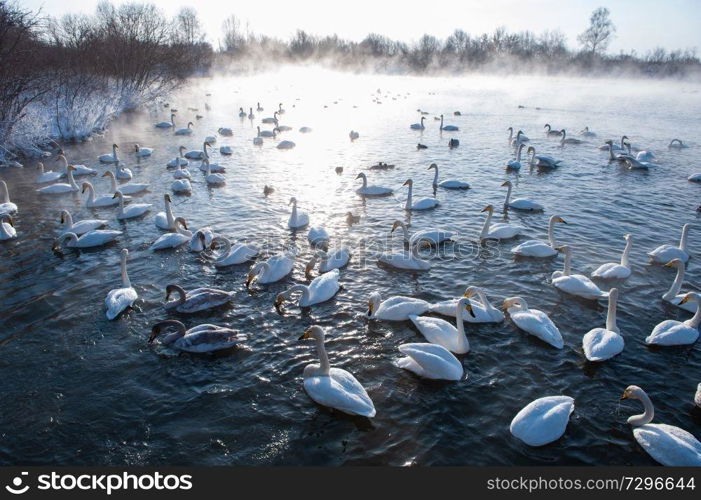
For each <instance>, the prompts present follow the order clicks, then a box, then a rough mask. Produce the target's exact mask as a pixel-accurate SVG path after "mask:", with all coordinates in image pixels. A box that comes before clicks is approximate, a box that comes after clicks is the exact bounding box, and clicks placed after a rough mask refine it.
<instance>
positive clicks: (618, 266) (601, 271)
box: [591, 234, 633, 280]
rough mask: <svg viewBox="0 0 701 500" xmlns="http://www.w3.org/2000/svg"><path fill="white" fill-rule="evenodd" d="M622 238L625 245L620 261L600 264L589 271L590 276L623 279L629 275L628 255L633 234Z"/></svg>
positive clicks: (631, 245) (631, 246)
mask: <svg viewBox="0 0 701 500" xmlns="http://www.w3.org/2000/svg"><path fill="white" fill-rule="evenodd" d="M623 238H624V239H625V240H626V246H625V248H624V249H623V253H622V254H621V262H620V263H617V262H607V263H606V264H601V265H600V266H599V267H598V268H596V270H594V271H593V272H592V273H591V277H592V278H600V279H619V280H624V279H626V278H628V276H630V272H631V271H630V263H629V256H630V249H631V248H633V235H632V234H626V235H625V236H623Z"/></svg>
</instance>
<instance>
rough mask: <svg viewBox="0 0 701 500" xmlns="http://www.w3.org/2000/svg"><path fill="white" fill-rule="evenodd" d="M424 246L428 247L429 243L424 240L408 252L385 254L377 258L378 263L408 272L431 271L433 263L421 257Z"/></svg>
mask: <svg viewBox="0 0 701 500" xmlns="http://www.w3.org/2000/svg"><path fill="white" fill-rule="evenodd" d="M424 245H426V246H428V245H429V243H428V242H427V241H423V240H422V241H419V242H418V244H417V245H414V246H412V247H411V248H410V250H409V251H408V252H406V251H405V252H397V253H383V254H381V255H380V256H379V257H378V258H377V262H379V263H381V264H384V265H386V266H390V267H393V268H396V269H403V270H406V271H428V270H429V269H431V263H430V262H428V261H427V260H424V259H422V258H421V257H419V248H420V247H422V246H424Z"/></svg>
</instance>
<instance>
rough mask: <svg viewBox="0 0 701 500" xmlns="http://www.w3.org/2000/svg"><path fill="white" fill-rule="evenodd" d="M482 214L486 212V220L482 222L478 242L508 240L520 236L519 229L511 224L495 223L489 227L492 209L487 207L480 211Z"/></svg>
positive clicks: (490, 206) (489, 206)
mask: <svg viewBox="0 0 701 500" xmlns="http://www.w3.org/2000/svg"><path fill="white" fill-rule="evenodd" d="M482 212H487V218H486V219H485V220H484V225H483V226H482V231H481V232H480V241H483V240H509V239H511V238H515V237H516V236H518V235H519V234H521V227H519V226H514V225H513V224H505V223H497V224H494V225H491V222H492V215H493V214H494V207H493V206H492V205H487V206H486V207H484V208H483V209H482Z"/></svg>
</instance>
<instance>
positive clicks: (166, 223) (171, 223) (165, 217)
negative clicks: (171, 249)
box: [155, 193, 175, 231]
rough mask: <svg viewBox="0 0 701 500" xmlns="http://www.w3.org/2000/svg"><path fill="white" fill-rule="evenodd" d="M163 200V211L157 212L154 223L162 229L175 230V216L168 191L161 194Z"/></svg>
mask: <svg viewBox="0 0 701 500" xmlns="http://www.w3.org/2000/svg"><path fill="white" fill-rule="evenodd" d="M163 201H164V203H165V211H164V212H158V213H157V214H156V218H155V224H156V227H157V228H158V229H164V230H166V231H174V230H175V216H174V215H173V208H172V207H171V203H172V201H171V199H170V195H169V194H168V193H166V194H164V195H163Z"/></svg>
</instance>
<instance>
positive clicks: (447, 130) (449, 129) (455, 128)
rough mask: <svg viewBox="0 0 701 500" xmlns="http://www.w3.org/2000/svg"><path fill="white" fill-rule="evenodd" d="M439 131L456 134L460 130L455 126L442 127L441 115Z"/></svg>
mask: <svg viewBox="0 0 701 500" xmlns="http://www.w3.org/2000/svg"><path fill="white" fill-rule="evenodd" d="M440 129H441V130H444V131H446V132H457V131H458V130H460V129H459V128H458V127H456V126H455V125H446V126H443V115H441V128H440Z"/></svg>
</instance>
